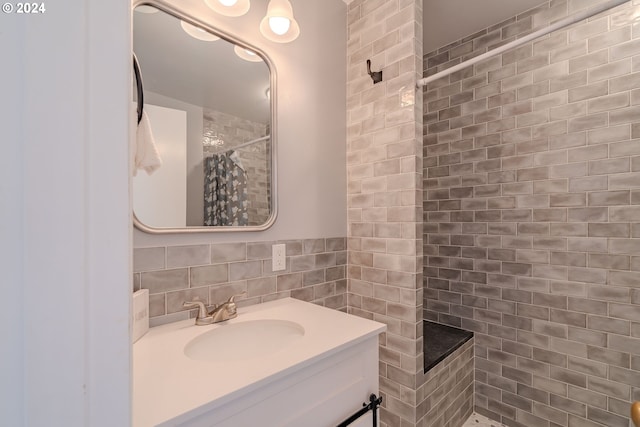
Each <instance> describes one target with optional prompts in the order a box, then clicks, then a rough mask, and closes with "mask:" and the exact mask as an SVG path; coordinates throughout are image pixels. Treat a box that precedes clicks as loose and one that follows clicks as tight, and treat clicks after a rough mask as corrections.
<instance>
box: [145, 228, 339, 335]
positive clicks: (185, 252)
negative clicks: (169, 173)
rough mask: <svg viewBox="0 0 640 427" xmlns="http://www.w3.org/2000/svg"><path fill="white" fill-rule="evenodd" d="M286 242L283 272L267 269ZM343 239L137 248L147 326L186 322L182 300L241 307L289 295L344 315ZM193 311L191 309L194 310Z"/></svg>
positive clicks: (186, 311) (187, 312) (185, 311)
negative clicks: (232, 302) (276, 250)
mask: <svg viewBox="0 0 640 427" xmlns="http://www.w3.org/2000/svg"><path fill="white" fill-rule="evenodd" d="M276 243H284V244H286V248H287V250H286V269H285V270H283V271H277V272H273V271H272V270H271V245H273V244H276ZM346 262H347V252H346V239H345V238H344V237H339V238H327V239H304V240H288V241H278V242H255V243H251V242H249V243H244V242H243V243H221V244H211V245H191V246H166V247H164V246H163V247H152V248H137V249H134V252H133V264H134V267H133V268H134V285H133V286H134V290H137V289H140V288H142V289H149V314H150V317H151V319H150V322H151V325H152V326H153V325H158V324H162V323H167V322H173V321H176V320H181V319H187V318H188V317H189V311H188V310H185V309H184V308H183V307H182V303H183V302H184V301H191V300H194V299H198V300H200V301H203V302H205V303H206V304H207V305H213V304H218V303H220V302H223V301H225V300H226V299H228V298H229V297H230V296H232V295H236V294H239V293H241V292H247V294H246V295H245V296H243V297H240V298H238V299H237V301H238V305H239V306H244V305H252V304H258V303H261V302H266V301H271V300H274V299H278V298H286V297H293V298H296V299H301V300H304V301H310V302H313V303H316V304H320V305H324V306H326V307H330V308H333V309H337V310H341V311H346V305H347V301H346V291H347V281H346ZM193 313H195V311H193Z"/></svg>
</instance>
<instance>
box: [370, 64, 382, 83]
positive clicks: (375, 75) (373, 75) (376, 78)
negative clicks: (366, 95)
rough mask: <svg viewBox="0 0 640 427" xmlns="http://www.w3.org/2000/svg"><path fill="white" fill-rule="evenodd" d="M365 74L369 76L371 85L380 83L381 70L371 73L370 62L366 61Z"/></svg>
mask: <svg viewBox="0 0 640 427" xmlns="http://www.w3.org/2000/svg"><path fill="white" fill-rule="evenodd" d="M367 73H368V74H369V75H370V76H371V80H373V84H376V83H380V82H381V81H382V70H380V71H371V60H370V59H367Z"/></svg>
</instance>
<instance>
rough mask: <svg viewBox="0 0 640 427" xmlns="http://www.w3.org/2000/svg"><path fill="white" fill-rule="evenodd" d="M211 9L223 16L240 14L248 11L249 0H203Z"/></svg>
mask: <svg viewBox="0 0 640 427" xmlns="http://www.w3.org/2000/svg"><path fill="white" fill-rule="evenodd" d="M204 2H205V4H206V5H207V6H209V8H210V9H211V10H213V11H214V12H216V13H219V14H220V15H224V16H242V15H244V14H245V13H247V12H248V11H249V7H250V1H249V0H204Z"/></svg>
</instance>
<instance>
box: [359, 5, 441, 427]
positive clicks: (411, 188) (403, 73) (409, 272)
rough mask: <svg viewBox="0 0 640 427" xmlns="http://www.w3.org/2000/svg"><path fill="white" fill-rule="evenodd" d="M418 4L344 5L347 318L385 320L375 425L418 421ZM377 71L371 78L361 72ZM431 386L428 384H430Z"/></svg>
mask: <svg viewBox="0 0 640 427" xmlns="http://www.w3.org/2000/svg"><path fill="white" fill-rule="evenodd" d="M421 23H422V0H401V1H398V0H354V1H352V2H350V3H349V7H348V39H347V61H348V62H347V65H348V69H347V186H348V188H347V208H348V216H347V221H348V248H349V270H348V278H349V302H348V306H349V307H348V310H349V312H350V313H352V314H356V315H358V316H362V317H365V318H370V319H374V320H377V321H380V322H383V323H386V324H387V331H386V333H384V334H382V336H381V340H380V393H381V394H382V396H383V398H384V400H383V403H382V408H381V412H380V425H381V426H383V427H384V426H402V427H414V426H418V425H424V424H423V423H424V418H425V415H426V412H427V409H428V408H427V406H428V404H427V403H426V402H425V398H426V395H427V392H425V390H424V388H421V387H422V386H423V385H424V374H423V368H424V361H423V347H422V299H423V298H422V244H421V241H422V220H421V217H422V156H421V150H422V93H421V92H417V93H416V90H415V82H416V80H417V79H418V78H420V76H421V74H422V25H421ZM367 59H371V62H372V69H373V70H376V71H377V70H379V69H382V70H383V81H382V82H379V83H377V84H374V83H373V82H372V80H371V78H370V77H369V75H367V66H366V60H367ZM434 387H435V386H434Z"/></svg>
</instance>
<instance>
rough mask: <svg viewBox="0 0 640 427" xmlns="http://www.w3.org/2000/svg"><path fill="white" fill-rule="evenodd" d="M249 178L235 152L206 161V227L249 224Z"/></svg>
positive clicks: (213, 156) (222, 154)
mask: <svg viewBox="0 0 640 427" xmlns="http://www.w3.org/2000/svg"><path fill="white" fill-rule="evenodd" d="M248 207H249V201H248V199H247V178H246V176H245V172H244V169H243V167H242V163H241V162H240V159H239V158H238V155H237V153H236V152H235V151H229V152H226V153H221V154H214V155H212V156H210V157H207V158H205V159H204V225H218V226H225V225H226V226H230V225H249V214H248V212H247V209H248Z"/></svg>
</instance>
